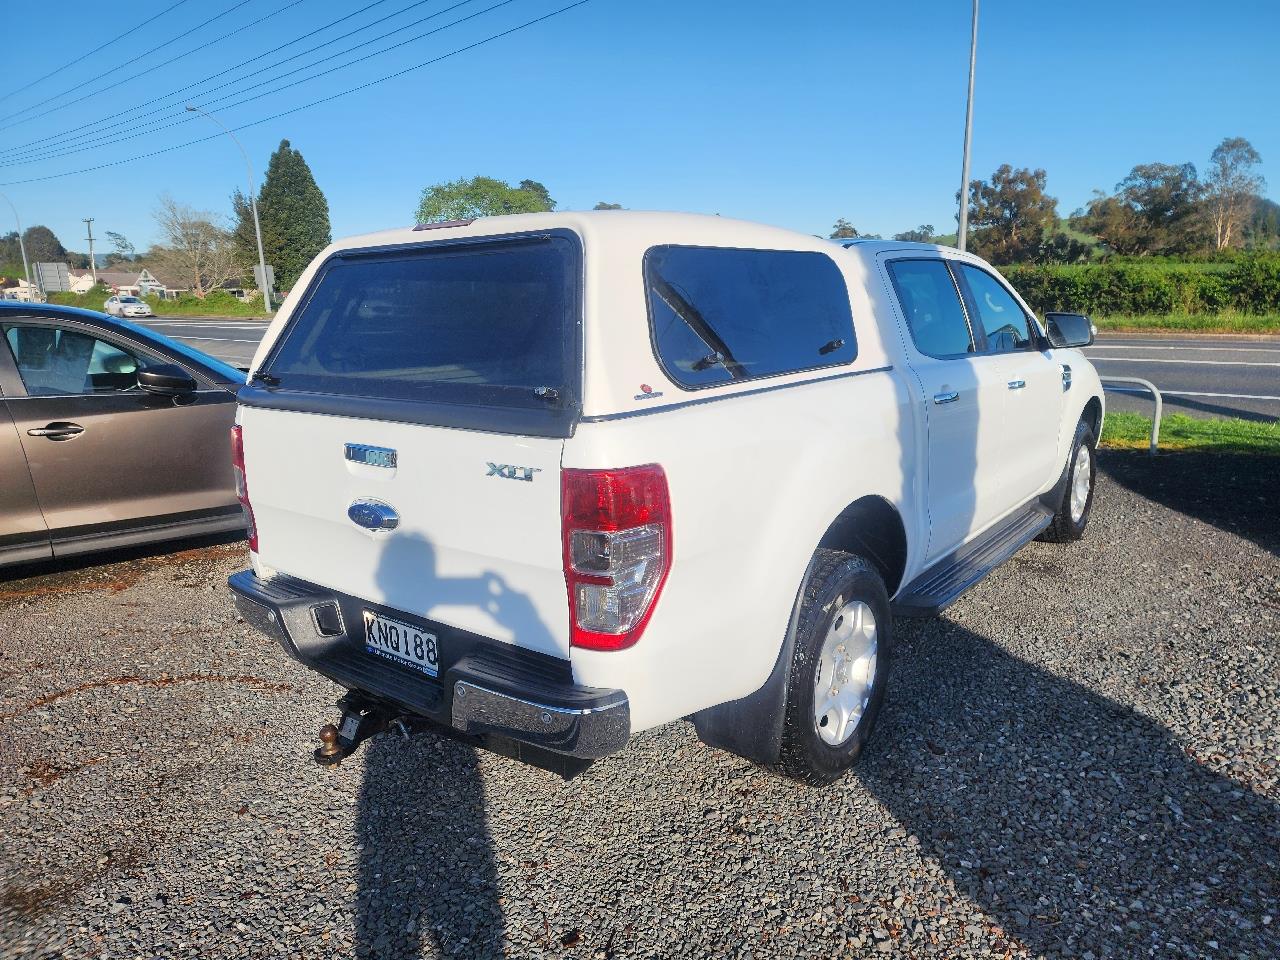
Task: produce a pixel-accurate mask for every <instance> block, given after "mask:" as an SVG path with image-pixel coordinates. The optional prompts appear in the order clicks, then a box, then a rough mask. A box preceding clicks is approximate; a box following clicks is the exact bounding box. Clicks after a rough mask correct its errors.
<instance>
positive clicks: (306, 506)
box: [240, 233, 581, 657]
mask: <svg viewBox="0 0 1280 960" xmlns="http://www.w3.org/2000/svg"><path fill="white" fill-rule="evenodd" d="M580 278H581V252H580V246H579V244H578V242H577V240H576V238H574V237H572V236H571V235H567V234H559V233H557V234H541V235H537V236H518V237H507V238H500V239H493V240H485V241H476V240H470V241H466V242H453V243H430V244H421V245H413V246H410V247H396V248H386V247H383V248H375V249H370V250H359V251H351V252H346V253H343V254H340V255H338V256H336V257H334V258H333V259H331V260H330V261H329V262H328V263H326V264H325V265H324V266H323V267H322V268H321V270H320V271H319V272H318V274H317V276H316V278H315V280H314V281H313V283H312V285H311V288H310V289H309V291H308V293H307V294H306V296H305V297H304V299H303V301H302V303H301V304H300V305H299V306H298V307H297V308H296V309H295V311H294V314H293V316H292V318H291V319H290V321H289V322H288V324H286V326H285V328H284V330H283V331H282V333H281V335H280V337H279V338H278V339H277V341H276V343H275V344H274V345H273V346H272V347H271V348H270V350H269V351H268V353H267V355H266V356H265V358H263V361H262V364H261V366H260V368H259V369H258V370H257V371H255V373H256V378H255V379H254V380H253V381H252V382H251V384H250V386H249V387H248V388H246V390H244V391H243V392H242V394H241V402H242V407H241V411H240V429H241V441H242V445H243V453H244V463H245V474H246V486H247V493H248V499H249V501H250V503H251V509H252V512H253V518H254V521H255V525H256V533H257V559H258V562H259V564H260V565H263V566H265V567H267V568H270V569H271V570H274V571H277V572H280V573H284V574H287V575H290V576H293V577H297V578H300V579H302V580H306V581H309V582H311V583H314V584H318V585H321V586H324V587H327V588H329V589H331V590H336V591H340V592H342V593H346V594H350V595H353V596H356V597H359V598H362V599H365V600H368V601H371V602H372V603H375V604H380V605H384V606H386V607H390V608H393V609H394V610H398V611H403V612H405V613H408V614H410V615H412V616H413V617H420V618H423V619H426V620H429V621H435V622H440V623H445V624H448V625H450V626H454V627H458V628H460V629H464V630H469V631H471V632H474V633H478V634H481V635H483V636H487V637H492V638H494V639H497V640H501V641H506V642H511V643H515V644H518V645H520V646H523V647H527V648H529V649H534V650H538V651H541V652H544V653H548V654H552V655H555V656H559V657H567V656H568V648H569V640H568V603H567V597H566V592H565V580H564V573H563V561H562V546H561V533H560V462H561V453H562V450H563V446H564V441H565V438H566V437H567V436H568V435H569V434H570V433H571V432H572V428H573V425H574V422H575V420H576V416H577V411H578V409H579V408H578V397H579V396H580V391H581V387H580V384H581V372H580V370H581V360H580V356H581V348H580V328H581V323H580V317H581V306H580V304H581V297H580V293H579V287H580V282H581V281H580Z"/></svg>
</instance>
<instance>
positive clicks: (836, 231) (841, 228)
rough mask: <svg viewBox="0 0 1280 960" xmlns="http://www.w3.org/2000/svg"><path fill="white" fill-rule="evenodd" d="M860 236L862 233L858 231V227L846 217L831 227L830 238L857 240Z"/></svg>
mask: <svg viewBox="0 0 1280 960" xmlns="http://www.w3.org/2000/svg"><path fill="white" fill-rule="evenodd" d="M860 236H862V234H860V233H859V232H858V228H857V227H855V226H854V225H853V224H852V223H850V222H849V221H848V220H846V219H845V218H844V217H841V218H840V219H839V220H837V221H836V222H835V224H834V225H833V226H832V227H831V234H830V238H831V239H832V240H855V239H857V238H858V237H860Z"/></svg>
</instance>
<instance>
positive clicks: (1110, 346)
mask: <svg viewBox="0 0 1280 960" xmlns="http://www.w3.org/2000/svg"><path fill="white" fill-rule="evenodd" d="M1088 349H1089V350H1204V351H1218V352H1221V351H1224V350H1234V351H1235V352H1236V353H1277V352H1280V346H1275V347H1150V346H1147V345H1146V344H1136V343H1134V344H1119V345H1114V344H1102V343H1095V344H1094V345H1093V346H1091V347H1089V348H1088Z"/></svg>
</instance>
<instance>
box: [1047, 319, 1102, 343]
mask: <svg viewBox="0 0 1280 960" xmlns="http://www.w3.org/2000/svg"><path fill="white" fill-rule="evenodd" d="M1044 325H1045V329H1046V331H1047V332H1048V334H1049V343H1051V344H1052V345H1053V346H1055V347H1087V346H1089V345H1091V344H1092V343H1093V337H1094V334H1095V333H1097V330H1096V329H1095V328H1094V326H1093V321H1092V320H1090V319H1089V318H1088V317H1086V316H1085V315H1084V314H1083V313H1046V314H1045V315H1044Z"/></svg>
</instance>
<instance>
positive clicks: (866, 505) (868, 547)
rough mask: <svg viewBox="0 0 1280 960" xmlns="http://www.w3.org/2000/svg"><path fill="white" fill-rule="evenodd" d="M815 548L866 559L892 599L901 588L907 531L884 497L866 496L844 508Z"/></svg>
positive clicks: (894, 508) (904, 565) (896, 512)
mask: <svg viewBox="0 0 1280 960" xmlns="http://www.w3.org/2000/svg"><path fill="white" fill-rule="evenodd" d="M818 548H819V549H826V550H839V551H841V552H842V553H851V554H855V555H856V556H861V557H865V558H866V559H867V560H868V561H870V562H871V564H872V565H874V566H875V568H876V571H877V572H878V573H879V574H880V579H881V580H883V581H884V585H885V589H886V590H888V591H889V596H891V597H892V596H893V595H894V593H896V592H897V590H898V587H899V586H901V584H902V574H903V572H904V571H905V570H906V566H907V530H906V527H905V526H904V525H903V523H902V516H901V515H900V514H899V513H898V510H897V508H896V507H894V506H893V504H891V503H890V502H889V501H888V500H886V499H885V498H884V497H881V496H878V495H871V496H865V497H861V498H859V499H857V500H855V501H853V503H850V504H849V505H848V506H846V507H845V508H844V509H843V510H841V511H840V513H839V514H838V515H837V516H836V518H835V519H834V520H832V521H831V524H830V526H828V527H827V529H826V532H825V533H823V535H822V539H821V540H820V541H819V542H818Z"/></svg>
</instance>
